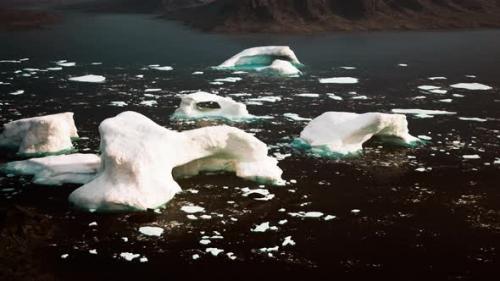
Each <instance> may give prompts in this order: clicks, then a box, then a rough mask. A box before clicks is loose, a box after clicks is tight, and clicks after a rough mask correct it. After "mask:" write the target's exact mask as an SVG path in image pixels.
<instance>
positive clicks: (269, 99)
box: [248, 96, 281, 102]
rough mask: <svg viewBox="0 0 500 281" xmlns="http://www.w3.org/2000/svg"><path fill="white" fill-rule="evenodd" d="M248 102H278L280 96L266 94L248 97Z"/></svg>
mask: <svg viewBox="0 0 500 281" xmlns="http://www.w3.org/2000/svg"><path fill="white" fill-rule="evenodd" d="M248 101H250V102H261V101H263V102H278V101H281V97H276V96H267V97H258V98H251V99H248Z"/></svg>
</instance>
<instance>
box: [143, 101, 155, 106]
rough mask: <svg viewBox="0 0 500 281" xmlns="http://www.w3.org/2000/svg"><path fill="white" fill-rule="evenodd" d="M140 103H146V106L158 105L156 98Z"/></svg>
mask: <svg viewBox="0 0 500 281" xmlns="http://www.w3.org/2000/svg"><path fill="white" fill-rule="evenodd" d="M139 104H140V105H145V106H153V105H157V104H158V102H157V101H155V100H143V101H141V102H140V103H139Z"/></svg>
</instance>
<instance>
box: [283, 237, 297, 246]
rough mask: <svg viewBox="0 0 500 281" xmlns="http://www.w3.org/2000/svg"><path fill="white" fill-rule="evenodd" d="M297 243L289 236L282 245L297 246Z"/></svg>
mask: <svg viewBox="0 0 500 281" xmlns="http://www.w3.org/2000/svg"><path fill="white" fill-rule="evenodd" d="M295 244H296V243H295V241H293V239H292V236H287V237H285V240H283V243H281V246H283V247H285V246H295Z"/></svg>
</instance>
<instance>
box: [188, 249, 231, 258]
mask: <svg viewBox="0 0 500 281" xmlns="http://www.w3.org/2000/svg"><path fill="white" fill-rule="evenodd" d="M205 252H207V253H209V254H211V255H212V256H214V257H217V256H218V255H220V254H221V253H224V250H223V249H218V248H206V249H205ZM193 258H194V256H193Z"/></svg>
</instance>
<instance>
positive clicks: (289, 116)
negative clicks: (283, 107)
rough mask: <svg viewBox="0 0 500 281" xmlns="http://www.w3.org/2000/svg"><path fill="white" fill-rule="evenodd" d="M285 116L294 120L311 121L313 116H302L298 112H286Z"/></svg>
mask: <svg viewBox="0 0 500 281" xmlns="http://www.w3.org/2000/svg"><path fill="white" fill-rule="evenodd" d="M283 116H285V117H286V118H288V119H290V120H293V121H311V120H312V119H311V118H304V117H300V116H299V115H298V114H297V113H284V114H283Z"/></svg>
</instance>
